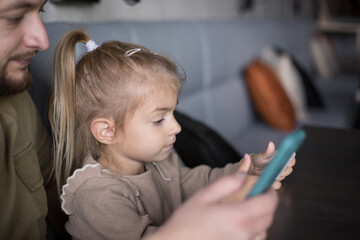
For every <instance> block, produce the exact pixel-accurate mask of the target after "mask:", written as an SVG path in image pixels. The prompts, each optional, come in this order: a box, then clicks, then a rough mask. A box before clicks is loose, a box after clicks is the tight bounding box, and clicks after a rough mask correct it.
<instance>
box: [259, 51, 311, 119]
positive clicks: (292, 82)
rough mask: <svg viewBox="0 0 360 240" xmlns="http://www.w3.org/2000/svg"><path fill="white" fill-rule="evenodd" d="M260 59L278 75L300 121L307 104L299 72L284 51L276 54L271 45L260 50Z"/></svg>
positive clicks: (304, 116) (304, 113)
mask: <svg viewBox="0 0 360 240" xmlns="http://www.w3.org/2000/svg"><path fill="white" fill-rule="evenodd" d="M261 60H262V61H263V62H264V63H266V64H267V65H268V66H269V67H270V68H271V69H272V70H273V71H274V73H275V74H276V76H277V77H278V79H279V81H280V83H281V85H282V87H283V89H284V90H285V93H286V94H287V96H288V98H289V99H290V102H291V104H292V106H293V108H294V110H295V117H296V119H297V120H299V121H301V120H303V119H305V118H306V115H307V105H306V94H305V89H304V86H303V84H302V81H301V77H300V74H299V73H298V71H297V69H296V68H295V67H294V65H293V64H292V61H291V58H290V56H289V55H287V54H286V53H282V54H277V53H276V51H275V50H274V49H273V48H271V47H266V48H264V49H263V50H262V52H261Z"/></svg>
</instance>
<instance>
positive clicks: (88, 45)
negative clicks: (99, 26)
mask: <svg viewBox="0 0 360 240" xmlns="http://www.w3.org/2000/svg"><path fill="white" fill-rule="evenodd" d="M85 47H86V51H87V52H92V51H94V50H95V49H96V48H97V47H98V45H97V44H96V42H95V41H94V40H92V39H90V40H89V41H88V42H87V43H86V44H85Z"/></svg>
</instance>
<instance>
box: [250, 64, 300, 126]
mask: <svg viewBox="0 0 360 240" xmlns="http://www.w3.org/2000/svg"><path fill="white" fill-rule="evenodd" d="M244 73H245V80H246V83H247V86H248V89H249V92H250V97H251V99H252V102H253V104H254V107H255V109H256V111H257V113H258V114H259V115H260V117H261V118H262V119H263V121H264V122H266V123H267V124H269V125H270V126H272V127H274V128H277V129H280V130H286V131H291V130H294V129H295V124H296V120H295V111H294V108H293V106H292V104H291V102H290V100H289V98H288V96H287V95H286V93H285V91H284V89H283V87H282V85H281V83H280V81H279V80H278V79H277V77H276V75H275V74H274V73H273V72H272V70H271V69H270V68H269V67H267V66H266V65H265V64H263V63H262V62H261V61H260V60H258V59H255V60H254V61H253V62H251V63H250V64H249V65H248V66H247V67H246V69H245V71H244Z"/></svg>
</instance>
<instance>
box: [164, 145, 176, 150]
mask: <svg viewBox="0 0 360 240" xmlns="http://www.w3.org/2000/svg"><path fill="white" fill-rule="evenodd" d="M173 146H174V144H170V145H167V146H166V147H165V148H166V149H172V148H173Z"/></svg>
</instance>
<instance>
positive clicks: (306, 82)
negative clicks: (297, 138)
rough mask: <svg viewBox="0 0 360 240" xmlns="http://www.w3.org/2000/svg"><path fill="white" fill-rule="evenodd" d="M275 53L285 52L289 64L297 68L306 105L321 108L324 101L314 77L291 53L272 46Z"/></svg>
mask: <svg viewBox="0 0 360 240" xmlns="http://www.w3.org/2000/svg"><path fill="white" fill-rule="evenodd" d="M272 48H273V49H274V51H275V52H276V54H277V55H279V56H280V55H282V54H287V55H289V57H290V60H291V64H292V65H293V66H294V68H295V69H296V70H297V72H298V73H299V75H300V79H301V81H302V84H303V86H304V89H305V95H306V103H307V106H308V107H315V108H323V107H324V101H323V98H322V96H321V93H320V91H319V90H318V88H317V86H316V85H315V83H314V81H315V79H314V78H312V77H311V76H310V74H309V73H308V72H307V71H306V69H305V68H304V67H303V66H302V64H301V63H300V62H299V61H298V60H297V58H296V57H294V56H293V55H292V54H290V53H288V52H286V51H285V50H283V49H281V48H280V47H278V46H275V47H272Z"/></svg>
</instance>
